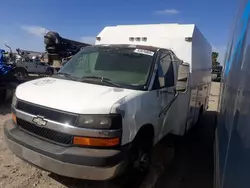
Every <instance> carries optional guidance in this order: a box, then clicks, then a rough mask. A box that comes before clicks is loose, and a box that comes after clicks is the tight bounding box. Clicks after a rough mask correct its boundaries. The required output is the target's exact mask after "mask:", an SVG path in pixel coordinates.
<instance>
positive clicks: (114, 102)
mask: <svg viewBox="0 0 250 188" xmlns="http://www.w3.org/2000/svg"><path fill="white" fill-rule="evenodd" d="M211 56H212V49H211V46H210V45H209V43H208V42H207V40H206V39H205V38H204V36H203V35H202V34H201V32H200V31H199V30H198V29H197V27H196V26H195V25H181V24H154V25H124V26H112V27H105V28H104V29H103V30H102V31H101V32H100V34H99V35H98V36H97V40H96V45H94V46H89V47H85V48H83V49H82V50H81V51H80V52H78V53H77V54H76V55H74V56H73V57H72V58H71V59H70V60H69V61H68V62H67V63H66V64H65V65H64V66H63V67H62V68H61V69H60V71H59V73H57V74H56V75H53V76H52V77H50V78H41V79H37V80H33V81H30V82H26V83H24V84H21V85H19V86H18V87H17V89H16V94H15V96H14V97H13V102H12V113H13V115H12V119H13V121H12V120H10V121H8V122H6V124H5V136H6V141H7V143H8V145H9V148H10V149H11V150H12V151H13V152H14V153H15V154H16V155H17V156H19V157H20V158H23V159H24V160H26V161H29V162H30V163H32V164H34V165H36V166H39V167H41V168H45V169H46V170H47V171H51V172H54V173H57V174H60V175H63V176H69V177H74V178H83V179H92V180H106V179H110V178H114V177H115V176H117V175H118V174H120V173H122V172H123V171H124V168H125V166H127V163H126V162H127V161H128V163H129V164H131V165H129V166H131V167H133V169H138V170H139V171H140V172H141V171H144V170H146V169H148V164H149V163H148V161H149V158H150V157H149V156H150V151H151V150H150V148H151V147H153V146H154V144H156V143H158V142H159V141H160V140H161V139H162V138H163V137H165V136H167V135H178V136H182V135H184V134H185V133H186V132H187V131H188V130H189V129H190V128H191V127H192V126H193V125H194V124H195V123H196V122H197V120H198V118H199V116H200V115H201V114H202V112H203V111H204V110H206V109H207V107H208V97H209V91H210V84H211V66H212V57H211ZM19 128H20V129H19ZM30 133H31V134H30ZM34 148H35V149H34ZM131 156H132V157H131ZM66 168H67V170H65V169H66ZM131 174H133V173H131Z"/></svg>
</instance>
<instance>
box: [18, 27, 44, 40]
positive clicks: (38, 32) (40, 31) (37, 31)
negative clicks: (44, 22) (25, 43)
mask: <svg viewBox="0 0 250 188" xmlns="http://www.w3.org/2000/svg"><path fill="white" fill-rule="evenodd" d="M21 29H23V30H25V31H26V32H28V33H30V34H32V35H35V36H38V37H43V36H44V35H45V34H46V33H47V32H48V29H46V28H44V27H41V26H32V25H23V26H21Z"/></svg>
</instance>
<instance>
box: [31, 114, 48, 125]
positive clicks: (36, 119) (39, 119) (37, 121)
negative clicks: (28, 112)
mask: <svg viewBox="0 0 250 188" xmlns="http://www.w3.org/2000/svg"><path fill="white" fill-rule="evenodd" d="M32 122H34V123H35V124H36V125H37V126H39V127H45V126H46V124H47V121H45V120H44V118H43V117H39V116H37V117H34V118H33V120H32Z"/></svg>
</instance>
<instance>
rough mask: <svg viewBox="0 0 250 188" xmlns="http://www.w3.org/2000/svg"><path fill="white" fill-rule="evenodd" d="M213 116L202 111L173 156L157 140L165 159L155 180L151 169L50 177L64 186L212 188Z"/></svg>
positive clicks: (160, 153) (99, 187)
mask: <svg viewBox="0 0 250 188" xmlns="http://www.w3.org/2000/svg"><path fill="white" fill-rule="evenodd" d="M216 116H217V114H216V112H212V111H208V112H206V113H205V114H204V116H203V117H202V119H201V120H200V122H199V123H198V124H197V125H196V126H195V127H194V128H193V129H192V130H191V131H190V132H189V133H188V134H187V136H185V137H183V138H182V139H180V140H178V142H177V143H176V146H177V147H176V151H175V153H176V155H175V158H174V159H173V160H171V159H172V158H171V157H169V155H171V154H172V153H171V152H169V149H168V150H166V149H165V148H166V147H167V146H164V147H165V148H163V145H162V144H161V145H160V146H159V147H158V148H157V149H156V150H158V151H157V152H158V157H159V156H163V157H161V158H164V159H165V160H168V161H169V162H166V164H167V165H166V166H165V169H159V168H158V167H159V165H158V167H157V169H156V171H157V172H156V173H157V175H158V177H157V180H156V179H155V173H152V174H153V175H150V177H148V178H146V179H143V178H141V179H138V177H137V176H134V177H133V179H130V180H128V179H117V180H115V181H106V182H95V181H85V180H77V179H72V178H65V177H62V176H58V175H55V174H50V177H51V178H53V179H54V180H56V181H58V182H60V183H61V184H63V185H65V186H66V187H68V188H80V187H86V188H125V187H126V188H127V187H129V188H141V186H142V184H144V186H143V188H144V187H146V188H168V187H171V188H201V187H202V188H212V187H213V140H214V130H215V122H216ZM159 151H160V152H159ZM165 151H167V152H165ZM166 154H167V156H166ZM156 160H158V159H155V161H156ZM170 161H171V162H170ZM154 170H155V169H154ZM153 176H154V177H153ZM142 182H144V183H142ZM145 182H147V183H145ZM154 182H156V183H154ZM152 184H153V185H152Z"/></svg>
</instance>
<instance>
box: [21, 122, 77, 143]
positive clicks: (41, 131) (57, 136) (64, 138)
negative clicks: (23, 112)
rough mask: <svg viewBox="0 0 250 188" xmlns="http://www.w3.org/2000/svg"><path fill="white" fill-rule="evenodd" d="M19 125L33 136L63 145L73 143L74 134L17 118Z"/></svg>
mask: <svg viewBox="0 0 250 188" xmlns="http://www.w3.org/2000/svg"><path fill="white" fill-rule="evenodd" d="M17 125H18V126H19V128H20V129H21V130H23V131H25V132H27V133H30V134H32V135H33V136H37V137H40V138H42V139H46V140H49V141H52V142H56V143H59V144H62V145H71V144H72V142H73V136H72V135H69V134H65V133H60V132H57V131H54V130H51V129H47V128H44V127H38V126H36V125H34V124H32V123H30V122H27V121H24V120H22V119H20V118H17Z"/></svg>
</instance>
